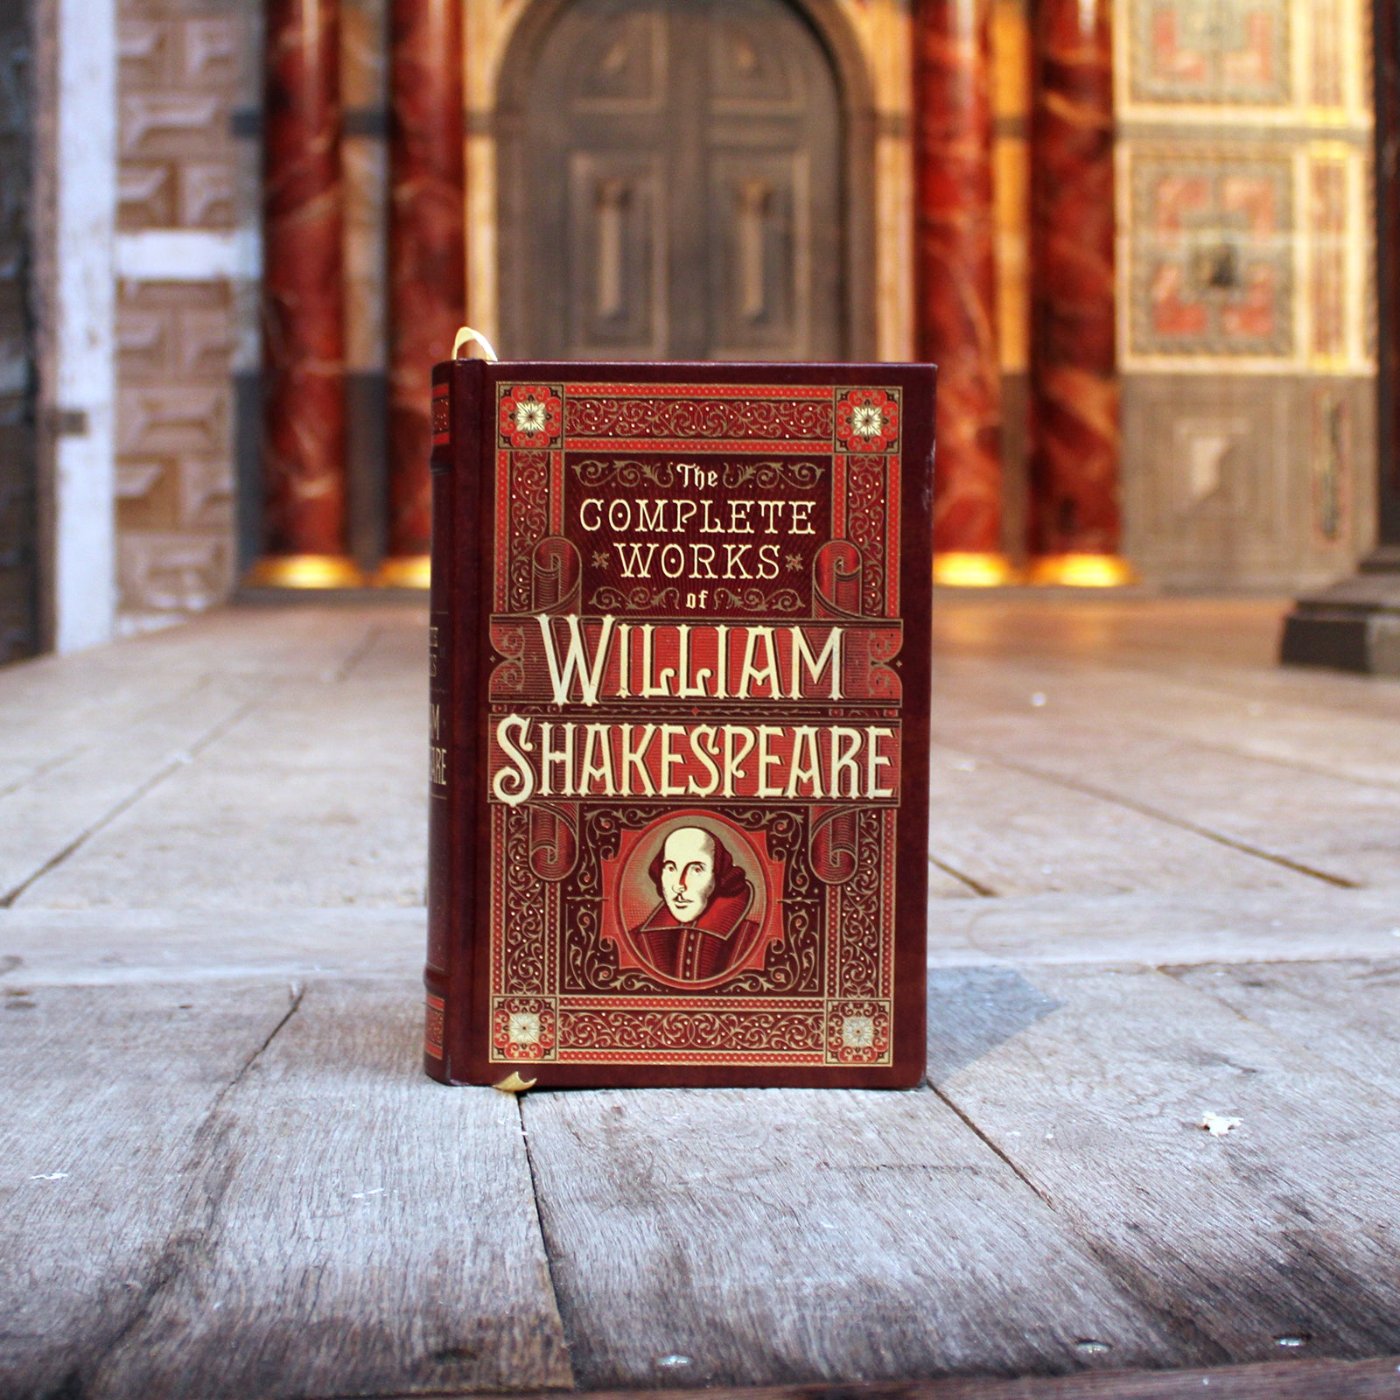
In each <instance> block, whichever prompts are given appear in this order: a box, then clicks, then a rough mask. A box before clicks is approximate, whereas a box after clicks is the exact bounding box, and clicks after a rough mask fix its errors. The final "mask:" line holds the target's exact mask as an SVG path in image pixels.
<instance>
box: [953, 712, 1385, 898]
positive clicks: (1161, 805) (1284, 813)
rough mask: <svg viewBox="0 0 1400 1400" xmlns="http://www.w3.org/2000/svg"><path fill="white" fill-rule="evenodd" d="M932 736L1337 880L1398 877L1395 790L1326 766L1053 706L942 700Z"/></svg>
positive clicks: (973, 752)
mask: <svg viewBox="0 0 1400 1400" xmlns="http://www.w3.org/2000/svg"><path fill="white" fill-rule="evenodd" d="M934 732H935V735H936V736H937V737H939V738H940V739H944V740H945V741H951V740H952V738H953V736H956V743H957V744H958V745H959V746H960V747H961V748H963V749H964V750H966V751H967V752H969V753H971V754H973V755H974V756H977V757H979V758H981V759H983V760H988V761H990V760H992V759H995V760H996V761H998V762H1000V763H1003V764H1005V765H1006V766H1008V767H1015V768H1018V769H1020V770H1021V771H1023V772H1026V773H1028V774H1033V775H1034V776H1037V777H1040V778H1044V779H1050V780H1053V781H1055V782H1057V783H1062V784H1064V785H1066V786H1069V787H1072V788H1074V789H1075V790H1077V791H1080V792H1092V793H1094V794H1097V795H1099V796H1101V797H1104V798H1108V799H1112V800H1116V801H1120V802H1122V803H1124V804H1125V805H1128V804H1130V805H1132V806H1135V807H1137V808H1138V809H1139V810H1140V811H1142V812H1145V813H1150V814H1152V815H1154V816H1157V817H1159V818H1162V819H1165V820H1170V821H1172V822H1175V823H1177V824H1179V825H1180V826H1182V827H1184V828H1188V829H1191V830H1194V831H1200V832H1208V833H1210V834H1212V835H1213V836H1215V837H1217V838H1219V839H1220V840H1222V841H1226V842H1230V843H1233V844H1235V845H1239V846H1244V847H1247V848H1248V849H1250V850H1252V851H1255V852H1259V853H1261V854H1265V855H1268V856H1270V857H1272V858H1273V859H1274V860H1276V861H1280V862H1291V863H1293V864H1295V865H1300V866H1303V867H1306V868H1307V869H1308V870H1311V871H1314V872H1317V873H1318V874H1319V875H1321V876H1323V877H1326V878H1328V879H1332V880H1340V881H1344V882H1345V881H1349V882H1355V883H1367V882H1369V881H1390V880H1393V879H1394V876H1395V852H1396V850H1397V849H1400V795H1397V793H1396V792H1395V791H1394V790H1393V789H1390V788H1385V787H1373V786H1370V785H1367V784H1364V783H1359V782H1355V781H1352V780H1348V779H1341V778H1332V777H1328V776H1326V775H1324V774H1316V773H1303V772H1300V771H1298V770H1295V769H1290V768H1286V767H1282V766H1280V765H1278V764H1275V763H1271V762H1266V761H1263V760H1259V759H1253V758H1247V757H1242V756H1237V755H1233V754H1229V753H1222V752H1219V751H1218V750H1206V749H1202V748H1201V747H1200V746H1199V745H1195V744H1191V743H1188V742H1185V741H1180V740H1174V739H1171V738H1167V737H1164V736H1160V735H1151V734H1134V735H1133V736H1132V737H1131V739H1124V738H1123V737H1121V736H1118V735H1116V734H1115V733H1114V732H1113V730H1112V727H1111V724H1105V723H1103V722H1098V723H1093V724H1090V723H1082V722H1078V721H1075V720H1073V719H1069V718H1066V717H1064V716H1056V715H1054V714H1053V712H1052V710H1051V707H1050V706H1049V705H1048V704H1047V705H1045V706H1043V707H1039V708H1036V707H1032V706H1030V705H1029V704H1028V705H1027V706H1026V707H1025V709H1024V711H1023V712H1019V713H1018V712H1015V711H1012V710H1010V709H1006V710H1000V711H992V710H989V709H986V708H984V707H981V706H976V705H972V704H969V703H967V702H961V701H955V700H951V699H949V700H945V702H944V704H943V706H942V707H941V710H939V711H938V716H937V717H936V718H935V720H934Z"/></svg>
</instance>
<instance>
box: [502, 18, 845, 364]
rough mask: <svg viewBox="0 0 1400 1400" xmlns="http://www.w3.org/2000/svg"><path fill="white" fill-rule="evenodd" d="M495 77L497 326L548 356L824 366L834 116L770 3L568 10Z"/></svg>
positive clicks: (840, 141)
mask: <svg viewBox="0 0 1400 1400" xmlns="http://www.w3.org/2000/svg"><path fill="white" fill-rule="evenodd" d="M533 29H534V32H533V33H531V34H530V35H529V36H528V38H527V39H526V40H525V41H523V42H522V43H520V44H517V45H515V46H513V48H512V52H511V54H510V56H509V58H508V60H507V70H508V71H507V72H506V74H504V75H503V82H502V94H503V118H504V120H503V129H502V132H501V147H500V166H499V172H500V188H501V210H500V248H501V280H500V320H501V330H502V338H503V340H504V343H505V345H506V346H508V347H509V353H511V354H512V355H523V356H530V357H538V358H559V359H623V360H626V359H735V360H737V359H789V360H800V359H841V358H845V357H847V356H849V355H851V354H852V353H855V352H856V350H857V347H856V345H855V344H853V341H854V340H855V339H856V337H854V336H853V335H852V329H851V322H852V317H851V315H850V305H851V291H852V288H851V286H850V279H849V277H848V274H847V267H848V254H849V248H850V242H851V235H850V230H849V229H848V228H847V225H846V216H847V210H848V209H849V208H850V207H851V204H852V201H850V200H849V199H848V198H847V197H846V181H845V179H844V178H843V172H844V168H845V166H846V160H847V151H848V133H847V131H846V126H847V122H846V118H845V117H844V116H843V111H842V103H841V94H840V91H839V88H838V82H837V76H836V72H835V70H834V68H833V65H832V61H831V59H830V57H829V56H828V53H827V50H826V47H825V46H824V44H823V43H822V41H821V39H820V38H819V37H818V35H817V34H816V32H814V30H813V28H812V27H810V26H809V24H808V23H807V22H806V20H805V18H804V17H803V15H802V14H800V13H799V12H798V11H797V10H796V9H795V8H794V7H793V6H792V5H790V4H787V3H785V2H784V0H572V2H571V3H569V4H567V5H554V6H550V7H548V13H547V14H546V15H545V16H543V17H542V18H541V20H540V22H539V23H538V25H537V26H534V27H533Z"/></svg>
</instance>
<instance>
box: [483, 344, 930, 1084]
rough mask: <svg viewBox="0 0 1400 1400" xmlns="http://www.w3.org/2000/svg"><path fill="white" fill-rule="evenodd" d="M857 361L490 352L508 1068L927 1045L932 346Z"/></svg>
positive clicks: (488, 1008) (492, 656)
mask: <svg viewBox="0 0 1400 1400" xmlns="http://www.w3.org/2000/svg"><path fill="white" fill-rule="evenodd" d="M554 368H555V369H556V370H559V369H560V368H562V367H558V366H556V367H554ZM508 369H510V367H509V366H500V367H499V371H498V374H499V372H500V371H506V370H508ZM870 373H871V374H872V375H873V376H877V377H873V378H872V379H871V380H870V381H869V382H861V383H847V384H842V383H832V382H816V383H810V382H809V383H791V382H787V383H771V384H765V383H761V382H760V383H732V382H731V383H715V382H705V383H686V382H637V383H628V382H617V383H605V382H586V381H585V382H570V381H568V380H567V379H564V378H562V377H560V378H555V379H553V380H551V381H548V382H537V381H536V380H534V379H530V380H525V379H516V378H513V377H511V376H509V375H504V374H499V377H498V378H497V379H496V380H495V381H494V382H493V384H492V387H491V393H492V394H493V395H494V404H492V405H490V406H489V407H488V409H487V411H488V412H489V414H490V419H491V424H492V427H491V429H490V432H491V439H492V442H493V444H494V462H493V463H492V466H493V471H492V473H491V489H492V490H493V492H494V501H492V502H490V503H489V510H488V512H487V513H488V516H489V518H490V519H492V520H493V522H494V523H493V529H494V537H493V539H492V541H491V547H490V549H489V551H488V555H489V558H490V559H491V579H490V597H489V600H488V601H487V602H486V608H487V610H488V613H489V618H488V620H487V627H488V631H489V648H490V649H489V652H488V654H487V663H486V675H487V680H486V689H487V695H486V697H485V698H486V705H485V710H486V714H485V734H484V743H485V749H484V755H483V756H484V759H485V764H484V769H483V770H482V778H483V779H484V787H485V792H484V793H483V794H480V796H481V797H483V798H484V803H485V806H484V818H483V820H484V822H485V826H486V832H487V835H488V837H489V840H488V842H487V843H486V847H485V850H486V863H487V867H488V868H487V869H486V870H485V871H484V872H482V873H483V876H484V879H483V880H482V884H483V888H482V891H481V898H482V899H483V900H484V901H485V902H486V906H487V909H486V913H485V917H484V918H483V919H482V920H481V923H480V926H482V927H484V928H486V929H487V930H489V939H488V940H487V943H486V946H485V948H484V949H479V950H478V958H477V962H476V964H475V966H476V969H477V976H478V977H480V976H483V975H484V978H485V982H486V986H485V987H484V988H482V987H480V985H478V989H477V995H478V997H481V996H484V998H485V1005H484V1007H482V1008H481V1010H482V1011H484V1013H485V1014H484V1017H482V1018H481V1019H480V1020H479V1021H478V1026H479V1028H480V1029H479V1031H478V1033H479V1034H480V1033H482V1032H483V1031H484V1034H485V1037H486V1039H487V1041H488V1045H487V1047H486V1057H487V1061H488V1063H489V1069H490V1075H491V1076H495V1077H503V1076H506V1075H508V1074H509V1073H510V1071H511V1070H516V1071H518V1072H519V1073H520V1075H521V1077H522V1078H524V1079H529V1078H536V1077H537V1078H538V1079H539V1080H540V1082H542V1083H550V1082H557V1083H569V1082H573V1083H585V1082H606V1081H607V1079H608V1078H609V1077H610V1076H609V1075H608V1074H607V1073H605V1072H603V1067H614V1068H620V1067H623V1066H634V1067H636V1066H650V1067H659V1070H660V1079H659V1080H658V1081H657V1082H660V1081H661V1080H668V1074H667V1071H668V1070H669V1071H670V1074H669V1082H701V1081H704V1080H707V1079H713V1078H714V1077H715V1076H714V1075H713V1074H708V1075H707V1074H699V1075H696V1074H694V1073H691V1074H690V1075H687V1073H686V1072H685V1071H687V1070H691V1071H694V1070H696V1069H701V1068H703V1067H710V1068H711V1069H712V1070H722V1071H725V1072H727V1073H729V1074H730V1077H731V1078H732V1079H733V1080H734V1082H742V1081H743V1080H745V1079H749V1080H750V1082H753V1081H754V1080H756V1079H762V1078H764V1077H765V1076H766V1077H767V1078H769V1079H774V1080H777V1081H779V1082H812V1083H819V1082H843V1083H859V1082H872V1081H874V1082H889V1083H894V1082H912V1079H914V1078H917V1071H918V1068H921V1066H922V1060H923V1051H922V1038H923V1018H922V1000H923V920H924V890H925V881H926V873H925V872H926V861H925V853H924V852H925V825H926V791H925V787H926V778H927V768H926V740H927V733H926V724H927V703H928V702H927V686H928V679H927V643H926V632H927V620H928V619H927V592H928V587H927V566H928V559H927V544H926V541H927V504H928V503H927V499H926V497H927V492H928V481H927V468H928V457H929V456H930V453H931V447H930V444H929V440H928V435H929V434H931V422H928V421H927V420H929V419H930V417H931V399H932V372H931V371H928V370H925V371H924V375H925V378H923V379H922V380H919V379H914V380H913V381H912V382H911V380H910V378H909V371H905V372H904V373H900V372H898V371H894V370H891V371H890V373H889V376H888V381H887V382H880V381H879V379H878V367H876V368H874V369H872V370H871V371H870ZM911 388H912V389H914V391H915V392H918V391H920V390H922V391H923V392H925V393H926V394H927V397H928V400H929V404H928V405H927V406H920V407H921V412H920V413H919V414H918V417H919V418H921V419H923V420H925V426H924V427H923V429H922V432H923V434H924V438H923V440H922V441H921V443H920V444H919V447H920V448H921V454H922V458H923V460H922V461H921V462H919V463H917V464H916V466H915V468H914V472H913V476H914V487H915V491H916V494H918V495H919V497H920V500H919V501H918V502H914V503H911V502H907V501H905V500H904V499H902V497H903V494H904V493H906V492H907V491H908V489H909V483H908V482H907V481H906V479H905V468H904V466H903V461H904V457H905V454H906V450H907V449H908V447H909V444H908V443H907V442H906V440H905V438H906V432H907V429H906V417H907V404H906V399H907V398H908V396H909V394H910V390H911ZM921 528H922V531H923V534H922V536H921V535H920V533H919V531H920V529H921ZM921 541H922V544H921ZM911 546H912V549H913V552H914V553H915V554H917V555H918V556H919V558H918V559H917V560H916V561H914V562H915V564H916V568H914V569H911V568H909V567H906V565H907V564H908V563H909V562H910V561H906V559H905V558H904V555H905V553H906V551H908V550H909V549H910V548H911ZM911 590H912V591H914V592H918V593H920V594H921V597H920V599H919V600H918V602H917V604H916V606H915V608H914V611H913V613H911V611H910V608H909V606H908V604H909V600H908V599H906V597H905V596H904V595H905V593H906V592H908V591H911ZM911 626H912V627H915V628H922V629H923V631H924V635H923V636H917V634H916V636H917V643H918V644H917V645H914V646H911V645H910V640H911V638H910V630H909V629H910V628H911ZM911 666H912V668H913V674H912V676H911V673H910V668H911ZM911 683H912V686H913V690H914V694H913V695H912V696H911V694H910V686H911ZM911 700H912V702H913V703H912V705H911ZM911 726H912V727H911ZM911 823H912V828H911ZM911 949H912V951H911ZM910 979H913V980H914V982H915V983H916V984H917V985H914V986H905V987H903V988H902V987H901V980H903V981H905V982H908V981H909V980H910ZM901 991H902V992H903V993H904V995H903V996H901ZM901 1004H902V1009H901ZM901 1022H903V1024H902V1023H901ZM477 1053H479V1048H478V1050H477ZM914 1061H917V1065H916V1066H915V1068H914V1069H913V1070H912V1071H911V1070H910V1065H911V1064H913V1063H914ZM551 1066H552V1067H556V1071H557V1072H555V1073H553V1074H551V1073H548V1072H547V1070H548V1067H551ZM571 1069H572V1070H577V1071H580V1072H578V1073H573V1072H569V1071H570V1070H571ZM872 1071H873V1072H875V1073H874V1074H873V1075H872V1073H871V1072H872ZM880 1071H883V1073H880ZM735 1072H737V1073H735ZM853 1072H855V1073H853ZM616 1077H617V1078H618V1079H620V1080H626V1079H628V1078H632V1077H634V1076H629V1075H627V1074H619V1075H617V1076H616Z"/></svg>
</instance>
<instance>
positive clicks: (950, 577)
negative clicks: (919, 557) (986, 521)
mask: <svg viewBox="0 0 1400 1400" xmlns="http://www.w3.org/2000/svg"><path fill="white" fill-rule="evenodd" d="M933 581H934V582H935V583H938V584H943V585H946V586H947V587H949V588H1003V587H1005V586H1006V585H1007V584H1009V583H1014V582H1015V581H1016V571H1015V570H1014V569H1013V568H1012V567H1011V564H1010V562H1009V561H1008V560H1007V558H1006V556H1005V555H1002V554H991V553H986V554H978V553H975V552H973V551H971V550H961V549H951V550H944V551H942V552H940V553H935V554H934V556H933Z"/></svg>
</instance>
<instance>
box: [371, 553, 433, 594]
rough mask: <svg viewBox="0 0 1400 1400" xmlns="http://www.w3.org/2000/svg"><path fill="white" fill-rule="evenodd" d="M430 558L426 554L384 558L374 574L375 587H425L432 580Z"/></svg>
mask: <svg viewBox="0 0 1400 1400" xmlns="http://www.w3.org/2000/svg"><path fill="white" fill-rule="evenodd" d="M432 574H433V568H432V560H431V559H430V558H429V557H428V555H426V554H418V555H408V556H405V557H403V558H401V559H386V560H385V561H384V562H383V563H382V564H381V565H380V566H379V568H378V569H377V570H375V574H374V584H375V587H376V588H427V587H428V585H429V584H430V583H431V582H432Z"/></svg>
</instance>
